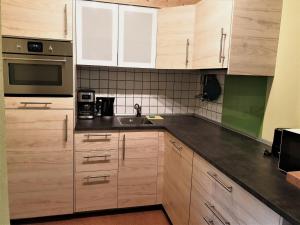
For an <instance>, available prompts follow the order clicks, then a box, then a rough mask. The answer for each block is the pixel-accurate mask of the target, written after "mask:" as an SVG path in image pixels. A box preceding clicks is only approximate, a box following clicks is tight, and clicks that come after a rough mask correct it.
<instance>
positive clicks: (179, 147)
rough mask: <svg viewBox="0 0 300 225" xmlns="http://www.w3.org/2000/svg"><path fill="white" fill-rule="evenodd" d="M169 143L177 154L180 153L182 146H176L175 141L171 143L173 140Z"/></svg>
mask: <svg viewBox="0 0 300 225" xmlns="http://www.w3.org/2000/svg"><path fill="white" fill-rule="evenodd" d="M170 143H171V144H172V145H173V146H174V147H175V149H176V150H177V151H178V152H179V153H181V151H182V146H180V145H178V144H177V143H176V141H173V140H170Z"/></svg>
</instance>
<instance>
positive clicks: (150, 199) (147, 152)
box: [118, 131, 158, 208]
mask: <svg viewBox="0 0 300 225" xmlns="http://www.w3.org/2000/svg"><path fill="white" fill-rule="evenodd" d="M119 148H120V150H119V172H118V207H119V208H124V207H134V206H145V205H154V204H155V203H156V193H157V191H156V188H157V161H158V132H157V131H143V132H141V131H136V132H135V131H131V132H122V133H120V143H119Z"/></svg>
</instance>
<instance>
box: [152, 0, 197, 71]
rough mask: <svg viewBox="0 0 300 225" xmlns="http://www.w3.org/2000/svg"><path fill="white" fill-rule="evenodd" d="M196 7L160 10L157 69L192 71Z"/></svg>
mask: <svg viewBox="0 0 300 225" xmlns="http://www.w3.org/2000/svg"><path fill="white" fill-rule="evenodd" d="M194 20H195V6H193V5H192V6H179V7H171V8H164V9H160V10H159V12H158V32H157V58H156V68H157V69H192V54H193V42H194V41H193V38H194Z"/></svg>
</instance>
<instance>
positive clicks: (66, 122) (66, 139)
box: [65, 115, 68, 142]
mask: <svg viewBox="0 0 300 225" xmlns="http://www.w3.org/2000/svg"><path fill="white" fill-rule="evenodd" d="M65 125H66V133H65V135H66V136H65V141H66V142H68V115H66V119H65Z"/></svg>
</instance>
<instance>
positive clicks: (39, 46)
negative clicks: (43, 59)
mask: <svg viewBox="0 0 300 225" xmlns="http://www.w3.org/2000/svg"><path fill="white" fill-rule="evenodd" d="M27 48H28V52H43V43H42V42H33V41H28V42H27Z"/></svg>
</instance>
